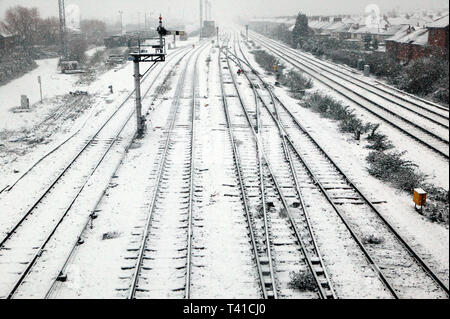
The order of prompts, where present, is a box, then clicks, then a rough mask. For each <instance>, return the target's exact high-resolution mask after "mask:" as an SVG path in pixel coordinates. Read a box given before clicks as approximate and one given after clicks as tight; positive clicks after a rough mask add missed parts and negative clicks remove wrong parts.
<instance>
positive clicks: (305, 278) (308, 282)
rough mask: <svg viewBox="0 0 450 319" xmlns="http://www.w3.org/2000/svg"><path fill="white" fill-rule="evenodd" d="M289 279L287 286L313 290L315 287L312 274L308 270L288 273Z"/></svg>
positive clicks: (301, 289)
mask: <svg viewBox="0 0 450 319" xmlns="http://www.w3.org/2000/svg"><path fill="white" fill-rule="evenodd" d="M290 277H291V281H290V282H289V287H290V288H292V289H298V290H300V291H315V290H316V288H317V284H316V281H315V280H314V276H313V275H312V274H311V272H310V271H303V272H302V271H299V272H291V273H290Z"/></svg>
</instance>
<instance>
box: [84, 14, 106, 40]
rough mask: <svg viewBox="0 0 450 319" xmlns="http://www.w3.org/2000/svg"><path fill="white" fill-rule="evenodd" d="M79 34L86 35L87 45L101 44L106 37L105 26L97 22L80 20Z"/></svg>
mask: <svg viewBox="0 0 450 319" xmlns="http://www.w3.org/2000/svg"><path fill="white" fill-rule="evenodd" d="M80 28H81V32H82V33H84V34H85V35H86V38H87V41H88V42H89V44H97V45H98V44H102V43H103V39H104V37H105V35H106V24H105V23H104V22H102V21H99V20H82V21H81V23H80Z"/></svg>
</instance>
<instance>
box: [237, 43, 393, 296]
mask: <svg viewBox="0 0 450 319" xmlns="http://www.w3.org/2000/svg"><path fill="white" fill-rule="evenodd" d="M241 52H242V51H241ZM242 54H243V52H242ZM247 61H248V60H247ZM249 65H250V64H249ZM252 72H253V73H257V71H256V70H255V69H253V68H252ZM260 81H261V82H262V83H263V85H264V87H265V88H266V90H267V91H269V88H268V86H267V84H266V83H265V82H264V81H263V80H262V79H261V78H260ZM272 96H273V95H272ZM264 105H265V107H266V108H267V110H268V111H269V114H270V115H271V117H272V119H273V120H274V122H275V123H276V125H277V126H278V128H279V130H280V132H281V133H280V134H282V135H284V136H285V138H286V140H287V141H288V143H289V144H290V145H291V148H292V149H293V150H294V153H295V155H296V156H297V157H298V158H299V160H300V161H301V162H302V163H303V165H304V166H305V167H306V169H307V171H308V173H309V174H310V176H311V177H312V179H313V180H314V183H315V184H316V185H317V186H318V187H319V188H320V190H321V192H322V193H323V194H324V196H325V197H326V199H327V201H328V202H329V203H330V204H331V206H332V207H333V209H334V210H335V211H336V213H337V214H338V216H339V217H340V218H341V220H342V221H343V223H344V224H345V226H346V227H347V229H348V230H349V232H350V234H351V236H352V237H353V239H354V240H355V241H356V243H357V244H358V246H359V247H360V249H361V250H362V251H363V253H364V255H365V257H366V259H367V260H368V261H369V263H370V264H371V266H372V268H373V269H374V271H375V272H376V273H377V274H378V276H379V277H380V279H381V280H382V282H383V283H384V284H385V286H386V287H387V288H388V290H389V291H390V292H391V294H392V295H393V296H394V297H395V298H398V295H397V293H396V292H395V290H394V288H393V287H392V284H391V283H390V282H389V280H388V279H387V278H386V276H385V275H384V273H383V272H382V271H381V269H380V267H379V266H378V265H377V263H376V262H375V261H374V260H373V258H372V256H371V255H370V253H369V252H368V251H367V250H366V249H365V247H364V245H363V244H362V240H361V239H360V238H359V236H358V235H357V234H356V233H355V232H354V230H353V229H352V228H351V226H350V223H349V222H348V220H347V219H346V218H345V216H344V215H343V214H342V212H341V211H340V209H339V208H338V207H337V205H336V204H334V202H333V200H332V199H331V197H330V196H329V194H328V192H327V191H326V189H325V187H323V185H322V183H321V182H320V180H319V179H318V178H317V177H316V175H315V174H314V173H313V171H312V169H311V168H310V166H309V165H308V164H307V163H306V161H305V159H304V158H303V156H302V155H301V154H300V152H298V150H297V149H296V147H295V145H293V144H292V143H291V142H292V141H291V139H290V138H289V135H288V133H287V132H285V130H284V127H283V126H282V125H281V123H280V121H279V120H278V119H277V118H276V117H275V115H273V113H272V112H271V111H270V110H269V108H268V107H267V105H266V104H264ZM274 108H275V104H274Z"/></svg>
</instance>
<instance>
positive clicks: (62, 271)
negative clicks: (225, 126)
mask: <svg viewBox="0 0 450 319" xmlns="http://www.w3.org/2000/svg"><path fill="white" fill-rule="evenodd" d="M187 54H189V51H187V52H185V53H184V54H183V55H182V56H179V57H178V58H177V63H176V64H175V66H177V65H178V64H179V63H180V62H181V61H182V60H183V58H184V57H186V55H187ZM163 70H164V68H163V69H161V70H160V72H159V73H158V76H157V78H158V77H159V75H161V74H162V72H163ZM170 77H171V72H170V71H169V72H167V74H166V76H165V78H164V80H163V83H166V82H167V81H168V79H169V78H170ZM148 92H149V90H148V91H147V92H146V93H145V95H147V94H148ZM145 95H144V97H145ZM156 98H157V96H154V97H153V99H152V103H147V104H148V105H153V103H154V102H155V100H156ZM133 142H134V140H131V141H130V143H129V144H128V145H127V148H126V152H124V154H123V157H125V154H126V153H127V151H128V149H129V148H130V147H131V146H132V144H133ZM123 157H122V160H121V161H120V162H119V163H118V165H117V167H116V168H115V169H114V173H113V176H115V175H116V173H117V171H118V170H119V168H120V166H121V165H122V162H123ZM106 191H107V189H105V190H104V191H103V192H102V194H101V196H100V197H99V199H98V200H97V202H96V204H95V206H94V208H93V209H92V211H91V214H90V215H89V217H88V218H87V219H86V222H85V223H84V225H83V228H82V229H81V232H80V234H79V235H78V236H77V238H76V240H75V242H74V243H73V244H72V249H71V250H70V252H69V253H68V255H67V257H66V258H65V260H64V263H63V264H62V266H61V267H59V271H58V272H57V273H55V275H54V277H53V280H52V284H51V286H50V288H49V289H48V291H47V293H46V294H45V298H46V299H50V298H53V297H55V296H56V295H57V293H58V289H59V284H60V283H61V280H60V278H61V276H63V277H64V276H65V275H66V272H67V269H68V267H69V265H70V263H71V261H72V259H73V258H74V256H75V254H76V252H77V249H78V248H79V247H80V246H81V245H82V244H83V243H84V237H85V236H87V234H86V232H87V230H88V228H89V225H91V224H92V222H93V218H97V213H98V211H99V206H100V203H101V202H102V200H103V199H104V196H105V193H106ZM56 274H59V275H58V276H56Z"/></svg>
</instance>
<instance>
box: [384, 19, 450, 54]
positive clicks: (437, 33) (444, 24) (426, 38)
mask: <svg viewBox="0 0 450 319" xmlns="http://www.w3.org/2000/svg"><path fill="white" fill-rule="evenodd" d="M448 26H449V16H448V15H447V16H445V17H442V18H440V19H438V20H436V21H434V22H432V23H430V24H428V25H427V27H423V28H420V27H419V28H417V29H416V28H414V27H411V26H410V27H408V28H407V29H406V30H401V31H400V32H398V33H396V34H395V35H394V36H392V37H390V38H388V39H386V53H387V54H389V55H390V56H391V57H394V58H395V59H397V60H399V61H402V62H408V61H410V60H415V59H418V58H421V57H426V56H431V55H439V56H443V57H448Z"/></svg>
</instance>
